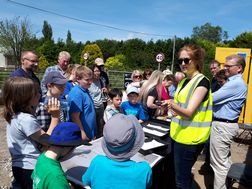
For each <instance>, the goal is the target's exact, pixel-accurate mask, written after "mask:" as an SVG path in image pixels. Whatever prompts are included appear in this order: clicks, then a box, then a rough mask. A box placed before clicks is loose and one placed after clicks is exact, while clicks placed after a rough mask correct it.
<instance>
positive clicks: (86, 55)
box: [83, 52, 89, 60]
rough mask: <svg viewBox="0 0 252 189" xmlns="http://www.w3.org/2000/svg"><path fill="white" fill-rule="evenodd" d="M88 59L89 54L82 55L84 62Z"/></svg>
mask: <svg viewBox="0 0 252 189" xmlns="http://www.w3.org/2000/svg"><path fill="white" fill-rule="evenodd" d="M88 57H89V54H88V53H87V52H86V53H84V54H83V58H84V60H87V59H88Z"/></svg>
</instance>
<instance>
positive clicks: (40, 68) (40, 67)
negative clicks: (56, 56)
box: [38, 54, 50, 72]
mask: <svg viewBox="0 0 252 189" xmlns="http://www.w3.org/2000/svg"><path fill="white" fill-rule="evenodd" d="M49 65H50V64H49V62H48V61H47V60H46V57H45V56H44V55H43V54H42V55H40V57H39V65H38V71H39V72H44V71H45V69H46V68H47V67H48V66H49Z"/></svg>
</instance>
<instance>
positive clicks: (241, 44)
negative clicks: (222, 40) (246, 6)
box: [229, 32, 252, 49]
mask: <svg viewBox="0 0 252 189" xmlns="http://www.w3.org/2000/svg"><path fill="white" fill-rule="evenodd" d="M229 45H230V46H231V47H236V48H250V49H252V32H244V33H242V34H240V35H238V36H237V37H236V38H235V39H234V40H233V41H232V42H230V44H229Z"/></svg>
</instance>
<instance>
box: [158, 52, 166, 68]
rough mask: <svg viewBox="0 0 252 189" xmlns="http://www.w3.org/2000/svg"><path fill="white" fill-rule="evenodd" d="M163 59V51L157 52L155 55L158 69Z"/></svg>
mask: <svg viewBox="0 0 252 189" xmlns="http://www.w3.org/2000/svg"><path fill="white" fill-rule="evenodd" d="M164 59H165V56H164V53H158V54H157V56H156V61H157V62H158V70H160V63H161V62H163V60H164Z"/></svg>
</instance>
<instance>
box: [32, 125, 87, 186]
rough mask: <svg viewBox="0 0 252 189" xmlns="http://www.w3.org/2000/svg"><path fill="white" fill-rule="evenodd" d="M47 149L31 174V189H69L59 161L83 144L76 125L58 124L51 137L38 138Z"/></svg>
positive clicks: (44, 135)
mask: <svg viewBox="0 0 252 189" xmlns="http://www.w3.org/2000/svg"><path fill="white" fill-rule="evenodd" d="M40 140H41V141H42V142H43V144H45V145H48V146H49V147H48V149H47V150H46V151H45V152H44V153H42V154H41V155H40V156H39V158H38V161H37V163H36V166H35V169H34V171H33V173H32V179H33V189H43V188H47V189H51V188H53V189H54V188H60V189H66V188H70V185H69V183H68V181H67V179H66V176H65V173H64V171H63V170H62V167H61V165H60V162H59V159H61V158H63V157H65V156H66V155H68V154H69V153H70V152H71V151H72V150H73V149H74V148H75V147H77V146H79V145H82V144H84V143H85V141H83V140H82V139H81V131H80V128H79V127H78V125H77V124H76V123H72V122H62V123H59V124H58V125H57V126H56V127H55V128H54V129H53V131H52V134H51V135H47V134H43V135H42V136H41V137H40Z"/></svg>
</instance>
